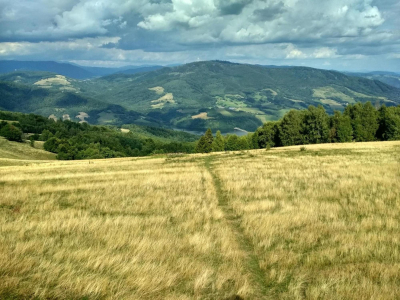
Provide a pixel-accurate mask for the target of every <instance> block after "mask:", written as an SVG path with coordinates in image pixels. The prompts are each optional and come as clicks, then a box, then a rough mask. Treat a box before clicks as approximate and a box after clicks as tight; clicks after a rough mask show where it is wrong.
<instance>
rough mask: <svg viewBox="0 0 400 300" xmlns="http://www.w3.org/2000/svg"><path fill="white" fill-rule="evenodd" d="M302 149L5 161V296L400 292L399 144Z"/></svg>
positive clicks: (1, 275) (1, 238)
mask: <svg viewBox="0 0 400 300" xmlns="http://www.w3.org/2000/svg"><path fill="white" fill-rule="evenodd" d="M299 149H300V148H299V147H288V148H281V149H272V150H270V151H265V150H257V151H248V152H247V151H245V152H235V153H232V152H231V153H218V154H211V155H186V156H178V155H177V156H169V157H161V158H160V157H159V158H138V159H137V158H124V159H112V160H94V161H74V162H61V161H41V162H40V161H30V162H28V161H27V163H26V164H24V165H20V163H16V164H15V165H14V166H2V167H0V195H1V197H0V299H240V298H242V299H399V298H400V237H399V236H400V235H399V232H400V142H385V143H359V144H355V143H351V144H341V145H339V144H336V145H314V146H307V149H306V151H299ZM7 159H8V160H9V163H8V165H12V164H13V160H12V158H7ZM235 296H236V298H235Z"/></svg>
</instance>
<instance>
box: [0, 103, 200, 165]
mask: <svg viewBox="0 0 400 300" xmlns="http://www.w3.org/2000/svg"><path fill="white" fill-rule="evenodd" d="M0 120H2V121H0V135H1V136H4V137H5V138H7V139H8V140H10V141H17V142H22V141H23V140H30V141H31V145H32V144H34V142H35V141H44V149H45V150H47V151H50V152H53V153H56V154H57V158H58V159H62V160H72V159H95V158H113V157H128V156H146V155H150V154H162V153H193V152H194V146H195V144H194V143H193V142H185V141H183V142H177V141H170V142H169V141H168V142H166V141H161V140H158V139H153V138H147V137H145V136H143V135H141V136H138V135H135V134H134V133H132V132H128V133H122V132H120V131H119V129H118V128H115V127H109V126H93V125H89V124H87V123H77V122H71V121H68V120H66V121H62V120H58V121H54V120H52V119H47V118H45V117H42V116H38V115H34V114H22V113H13V112H4V111H0ZM146 130H149V129H148V128H147V129H146ZM164 131H165V130H164ZM164 131H161V132H162V133H163V134H165V132H164ZM157 133H158V130H153V135H155V134H157ZM186 138H187V137H186Z"/></svg>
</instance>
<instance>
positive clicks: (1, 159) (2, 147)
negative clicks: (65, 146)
mask: <svg viewBox="0 0 400 300" xmlns="http://www.w3.org/2000/svg"><path fill="white" fill-rule="evenodd" d="M54 159H56V155H55V154H54V153H50V152H47V151H44V150H42V149H37V148H33V147H31V146H30V145H29V144H28V143H17V142H10V141H7V140H6V139H5V138H3V137H1V136H0V167H2V166H10V165H23V164H26V163H30V162H26V160H29V161H35V160H54Z"/></svg>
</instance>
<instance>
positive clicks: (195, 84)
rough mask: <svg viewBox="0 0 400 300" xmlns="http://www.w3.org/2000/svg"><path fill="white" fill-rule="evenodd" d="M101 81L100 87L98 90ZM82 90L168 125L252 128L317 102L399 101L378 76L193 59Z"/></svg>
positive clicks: (399, 94)
mask: <svg viewBox="0 0 400 300" xmlns="http://www.w3.org/2000/svg"><path fill="white" fill-rule="evenodd" d="M98 86H103V87H104V88H103V89H101V90H100V89H98V88H97V87H98ZM84 89H85V90H86V93H87V94H88V95H91V96H92V97H94V98H97V99H101V100H102V101H111V102H113V103H118V104H120V105H122V106H124V107H126V108H128V109H131V110H135V111H139V112H142V113H145V114H147V115H148V116H151V117H153V118H156V119H161V120H163V122H164V123H167V124H168V123H169V125H170V126H175V127H178V128H185V129H191V130H204V129H205V128H206V127H211V128H213V129H221V130H222V131H225V132H227V131H232V130H233V128H234V127H240V128H243V129H246V130H254V129H255V128H256V127H257V126H258V125H260V124H261V122H264V121H266V120H277V119H279V118H280V117H282V115H283V114H284V113H286V112H287V111H288V110H290V109H302V108H307V107H308V106H309V105H311V104H312V105H318V104H322V105H323V106H324V107H325V109H326V110H327V111H328V112H330V113H333V111H334V110H343V109H344V108H345V107H346V105H347V104H350V103H355V102H357V101H361V102H367V101H372V102H373V103H374V104H376V105H379V104H383V103H385V104H386V105H389V106H390V105H395V104H397V103H400V90H398V89H396V88H394V87H391V86H388V85H386V84H384V83H382V82H380V81H374V80H368V79H364V78H358V77H351V76H346V75H344V74H342V73H339V72H334V71H326V70H317V69H312V68H303V67H291V68H268V67H263V66H255V65H242V64H233V63H228V62H218V61H213V62H198V63H192V64H187V65H184V66H179V67H175V68H164V69H161V70H157V71H154V72H149V73H144V74H140V75H112V76H107V77H103V78H99V79H96V80H92V81H86V82H85V88H84Z"/></svg>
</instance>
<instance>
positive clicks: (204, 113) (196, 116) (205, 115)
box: [192, 112, 212, 120]
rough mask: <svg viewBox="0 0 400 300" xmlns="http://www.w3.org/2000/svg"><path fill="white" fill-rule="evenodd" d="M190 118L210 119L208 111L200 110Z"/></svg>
mask: <svg viewBox="0 0 400 300" xmlns="http://www.w3.org/2000/svg"><path fill="white" fill-rule="evenodd" d="M192 119H203V120H208V119H212V118H210V117H209V116H208V113H206V112H202V113H199V114H198V115H195V116H192Z"/></svg>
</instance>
